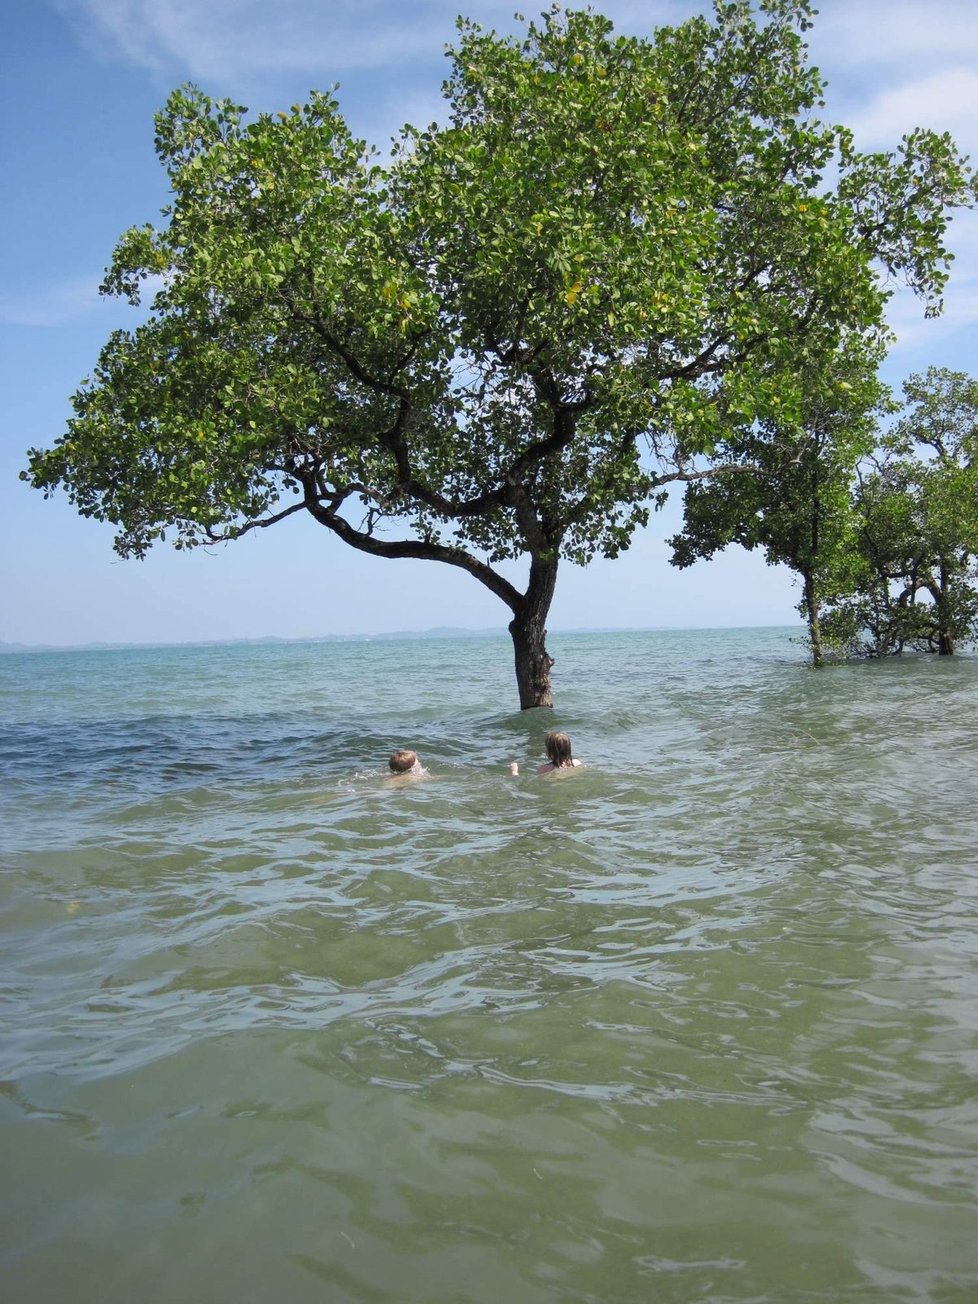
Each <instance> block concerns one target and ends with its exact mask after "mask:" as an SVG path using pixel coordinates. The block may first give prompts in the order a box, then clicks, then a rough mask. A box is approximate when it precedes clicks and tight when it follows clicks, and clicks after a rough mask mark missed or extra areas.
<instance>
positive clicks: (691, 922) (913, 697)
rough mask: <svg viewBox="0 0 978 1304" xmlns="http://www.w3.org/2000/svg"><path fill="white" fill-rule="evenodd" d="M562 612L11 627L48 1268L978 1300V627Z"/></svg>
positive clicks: (17, 902)
mask: <svg viewBox="0 0 978 1304" xmlns="http://www.w3.org/2000/svg"><path fill="white" fill-rule="evenodd" d="M549 642H550V650H551V652H552V654H553V655H554V656H555V658H556V664H555V666H554V689H555V697H556V702H557V705H556V707H555V709H554V710H552V711H530V712H520V711H519V710H518V709H517V697H516V687H515V680H514V675H513V667H512V654H511V648H510V645H509V641H508V638H506V637H505V636H501V637H495V636H492V635H486V636H480V637H471V638H464V639H463V638H447V637H442V638H436V637H432V638H420V639H389V640H362V641H355V640H351V641H344V642H340V641H332V642H331V641H318V642H296V643H291V642H290V643H274V644H226V645H212V646H206V647H193V646H181V647H154V648H130V649H119V650H92V651H72V652H60V651H49V652H37V653H23V654H20V653H18V654H10V655H5V656H3V657H2V658H0V948H2V950H0V955H2V964H0V1298H2V1299H3V1301H4V1304H62V1302H64V1301H71V1304H186V1302H188V1301H189V1302H191V1304H195V1302H196V1301H201V1302H205V1304H246V1302H248V1301H253V1302H254V1304H346V1302H348V1301H349V1302H350V1304H353V1302H356V1304H360V1302H363V1304H386V1302H387V1301H390V1302H391V1304H477V1302H478V1304H543V1302H544V1301H547V1302H551V1301H560V1302H561V1304H564V1302H568V1304H569V1302H580V1304H626V1302H628V1304H632V1302H634V1304H701V1302H703V1301H710V1302H715V1304H727V1302H734V1301H736V1302H737V1304H748V1302H750V1304H757V1302H758V1301H769V1302H770V1304H802V1302H804V1304H812V1302H813V1301H832V1302H833V1304H855V1302H856V1301H859V1302H863V1301H866V1302H868V1301H880V1302H882V1301H886V1302H887V1304H892V1302H893V1301H937V1302H939V1304H966V1302H967V1304H973V1301H975V1300H976V1299H978V731H976V705H978V659H976V658H975V657H974V656H970V655H965V656H960V657H954V658H947V659H938V658H932V657H925V656H917V657H906V658H903V659H894V660H889V661H884V662H866V663H859V664H849V665H841V666H835V667H830V668H827V669H825V670H822V671H813V670H812V669H810V668H809V666H808V664H807V662H806V656H805V649H804V647H803V646H802V644H801V643H800V642H799V641H798V638H797V631H795V630H791V629H741V630H712V631H711V630H695V631H692V630H691V631H649V632H638V631H631V632H625V633H596V634H595V633H591V634H585V633H581V634H555V635H552V636H551V638H550V640H549ZM553 728H560V729H563V730H566V731H567V732H568V733H569V734H570V736H571V738H572V741H573V746H574V753H575V756H577V757H578V758H579V759H580V760H582V761H583V762H584V765H583V766H582V767H580V768H577V769H575V770H573V771H566V772H563V773H557V774H551V775H539V774H537V772H536V767H537V765H538V764H540V763H541V762H542V761H543V759H544V756H543V740H544V735H545V733H546V731H547V730H548V729H553ZM396 747H412V748H414V749H416V750H417V751H418V753H419V754H420V757H421V760H422V762H423V765H424V767H425V769H426V771H427V773H426V775H424V776H422V777H421V778H420V779H418V780H416V781H409V782H404V781H397V782H392V781H391V780H390V778H389V777H388V774H387V768H386V763H387V757H388V755H389V753H390V752H391V750H392V749H394V748H396ZM514 760H515V761H517V762H518V763H519V766H520V773H519V774H518V775H516V776H514V775H512V774H511V773H510V764H511V762H512V761H514Z"/></svg>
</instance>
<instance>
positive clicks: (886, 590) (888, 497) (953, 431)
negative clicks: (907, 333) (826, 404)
mask: <svg viewBox="0 0 978 1304" xmlns="http://www.w3.org/2000/svg"><path fill="white" fill-rule="evenodd" d="M903 391H904V396H905V399H906V405H905V414H904V416H903V417H902V418H901V419H900V420H899V421H898V422H897V423H896V425H895V426H894V427H893V429H892V430H891V431H889V432H888V434H887V436H886V438H885V440H884V443H883V448H882V449H881V450H880V455H879V456H878V457H877V458H874V459H873V460H872V463H871V464H870V465H869V466H868V467H866V468H865V469H864V471H863V473H862V474H861V476H860V478H859V482H858V485H857V487H856V490H855V494H854V510H855V512H856V515H857V518H858V523H859V528H858V533H857V535H856V545H857V568H858V569H857V575H856V581H855V583H854V585H853V592H852V593H851V594H850V595H848V596H846V597H842V598H840V599H839V600H837V601H836V603H835V604H834V606H833V609H832V611H831V612H830V615H829V623H830V625H831V626H832V628H834V629H835V630H836V631H837V633H838V634H839V636H840V637H843V638H845V639H847V640H848V641H849V643H850V645H851V646H852V647H853V648H854V649H862V650H864V651H868V652H869V653H870V654H871V655H874V656H887V655H893V654H897V653H900V652H902V651H903V650H904V648H907V647H909V648H915V649H917V650H921V651H929V652H937V653H938V654H939V655H941V656H950V655H951V654H952V653H953V652H954V650H955V647H956V646H957V645H958V644H959V643H961V642H964V641H966V640H969V639H973V638H975V637H976V635H978V569H976V559H978V381H975V380H973V379H972V378H971V377H970V376H968V375H966V374H965V373H964V372H960V371H948V370H946V369H943V368H937V367H931V368H930V369H929V370H928V371H927V372H926V373H925V374H924V375H923V376H920V375H914V376H911V377H910V379H909V380H908V381H907V382H906V383H905V384H904V387H903ZM865 634H868V635H869V642H868V643H866V642H865V641H861V640H864V636H865Z"/></svg>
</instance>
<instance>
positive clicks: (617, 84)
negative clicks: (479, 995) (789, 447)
mask: <svg viewBox="0 0 978 1304" xmlns="http://www.w3.org/2000/svg"><path fill="white" fill-rule="evenodd" d="M810 14H811V10H810V7H809V4H808V3H807V0H763V2H762V3H760V4H759V5H757V6H756V7H755V6H754V5H752V4H751V3H750V2H749V0H735V2H733V3H717V5H716V8H715V14H714V18H713V20H712V21H710V20H708V19H707V18H705V17H697V18H693V19H690V20H689V21H688V22H686V23H683V24H682V25H681V26H678V27H674V28H662V29H661V30H659V31H658V32H657V33H656V34H655V38H654V40H647V39H640V38H630V37H615V36H614V35H613V34H612V28H611V24H610V23H609V22H608V21H607V20H606V19H604V18H601V17H599V16H597V15H594V14H592V13H567V14H561V13H560V12H559V11H558V10H557V8H556V7H555V8H554V9H552V10H551V11H549V12H548V13H546V14H544V15H543V18H542V21H541V22H540V23H538V24H530V25H529V27H528V29H527V34H526V36H525V39H516V38H508V37H499V36H497V35H496V34H494V33H485V32H483V31H481V30H480V29H479V28H478V27H476V26H474V25H473V24H471V23H467V22H461V23H460V35H459V40H458V46H457V49H455V50H454V51H452V53H451V58H452V69H451V73H450V76H449V80H448V82H447V83H446V86H445V92H446V95H447V99H448V110H449V121H448V124H447V125H446V126H443V127H438V126H432V127H430V128H428V129H427V130H424V131H418V130H414V129H405V133H404V136H403V139H402V141H401V144H400V147H399V148H398V149H397V150H396V152H395V155H394V157H393V160H392V162H391V163H390V164H389V165H388V166H385V167H382V166H380V165H378V164H377V163H376V162H373V161H371V157H370V156H369V154H368V153H367V152H366V151H365V149H364V146H363V145H362V144H361V143H360V142H358V141H356V140H354V139H353V138H352V137H351V135H350V133H349V131H348V130H347V128H346V126H345V125H344V123H343V121H342V119H341V118H340V115H339V111H338V107H337V104H336V102H335V100H334V99H333V98H331V97H330V96H329V95H314V96H313V97H312V98H311V99H310V101H309V103H308V104H306V105H304V106H295V107H293V108H292V110H291V111H290V112H288V113H280V114H278V115H277V116H274V117H273V116H270V115H267V114H263V115H261V116H260V117H259V118H258V119H257V120H256V121H254V122H252V123H251V124H250V125H244V124H243V120H242V113H243V110H241V109H239V108H238V107H236V106H234V105H233V104H231V103H229V102H227V101H221V102H218V103H212V102H211V101H210V100H209V99H208V98H207V97H206V96H205V95H203V94H201V93H200V92H198V91H196V90H193V89H190V90H185V91H178V92H176V93H174V94H173V95H172V96H171V97H170V99H169V101H168V103H167V105H166V108H165V109H164V110H163V111H162V113H161V114H160V115H159V116H158V118H157V137H156V144H157V150H158V152H159V155H160V158H161V160H162V161H163V163H164V164H165V165H166V167H167V169H168V172H169V177H170V183H171V187H172V191H173V199H172V203H171V205H170V206H169V208H167V209H166V210H165V212H164V216H165V218H166V222H165V225H163V226H162V227H160V228H158V229H154V228H153V227H150V226H146V227H141V228H134V229H132V230H130V231H128V232H127V233H125V234H124V235H123V236H122V238H121V241H120V243H119V245H118V247H117V249H116V252H115V256H114V259H113V262H112V265H111V267H110V269H109V271H108V274H107V276H106V280H105V285H104V288H105V290H106V291H107V292H108V293H112V294H121V295H125V296H128V297H129V298H130V299H132V300H133V301H138V299H139V294H140V289H141V288H144V287H145V285H146V283H147V282H148V281H151V280H152V281H154V282H155V281H158V282H159V283H160V288H159V289H158V290H157V291H156V294H155V297H154V298H153V301H152V311H151V314H150V316H149V319H148V320H147V321H145V322H144V323H143V324H142V325H140V326H137V327H136V329H135V330H133V331H132V332H117V333H115V334H113V335H112V336H111V338H110V339H109V341H108V343H107V344H106V346H105V348H104V349H103V351H102V353H101V356H100V358H99V361H98V365H97V367H96V369H95V372H94V375H93V377H92V379H91V380H90V381H88V382H85V383H84V384H83V385H82V388H81V389H80V390H79V392H78V393H77V394H76V396H75V399H74V408H75V415H74V417H73V419H72V420H71V421H70V422H69V426H68V430H67V433H66V434H65V435H64V436H63V437H62V438H61V439H60V440H59V441H58V442H57V443H56V444H55V445H54V447H52V448H51V449H48V450H46V451H42V450H32V451H31V453H30V463H29V469H28V470H27V471H26V472H25V478H26V479H27V480H28V481H29V482H30V483H31V484H32V485H34V486H35V487H37V488H40V489H43V490H44V491H45V492H51V491H53V490H54V489H55V488H56V487H58V486H63V487H64V488H65V489H66V490H67V492H68V494H69V497H70V499H71V501H72V502H73V503H74V504H75V505H76V506H77V508H78V510H79V511H80V512H81V513H82V514H83V515H86V516H90V517H95V518H97V519H100V520H107V521H111V522H113V523H114V524H115V525H116V526H118V534H117V537H116V544H115V546H116V549H117V550H118V551H119V553H120V554H122V555H123V556H136V557H140V556H142V555H144V554H145V552H146V550H147V549H148V548H149V547H150V546H151V544H153V543H154V542H155V541H156V540H159V539H162V538H164V537H165V535H166V534H167V532H168V531H169V532H172V533H173V534H174V535H175V543H176V546H178V547H190V546H195V545H199V544H208V543H212V542H215V541H218V540H223V539H233V538H236V537H239V536H240V535H242V534H244V533H245V532H247V531H249V530H253V529H256V528H261V527H265V526H268V525H271V524H274V523H276V522H280V521H282V520H284V519H285V518H286V517H288V516H290V515H292V514H293V513H294V512H297V511H305V512H308V513H310V514H311V515H312V516H313V517H314V518H315V519H316V520H317V521H318V522H319V523H320V524H322V525H323V526H324V527H326V528H327V529H328V530H331V531H332V532H333V533H334V534H336V535H337V536H338V537H339V538H341V539H343V540H344V541H345V542H346V543H348V544H350V545H351V546H352V547H354V548H358V549H360V550H361V551H364V552H368V553H372V554H374V555H376V556H380V557H389V558H397V557H414V558H425V559H430V560H433V561H441V562H444V563H446V564H448V565H451V566H455V567H459V568H461V569H462V570H464V571H467V572H468V573H469V574H470V575H472V576H473V577H474V578H475V579H477V580H479V582H480V583H482V584H484V585H485V586H486V587H487V588H488V589H489V590H490V591H491V592H493V593H495V594H496V596H497V597H499V598H500V599H501V600H502V601H503V602H504V603H505V604H506V606H507V607H508V608H509V611H510V613H511V616H512V619H511V621H510V626H509V628H510V631H511V634H512V638H513V644H514V650H515V661H516V677H517V683H518V686H519V696H520V704H521V705H522V706H524V707H530V706H548V705H550V704H551V703H552V696H551V681H550V666H551V658H550V657H549V655H548V653H547V648H546V629H545V626H546V620H547V614H548V611H549V609H550V604H551V601H552V598H553V594H554V588H555V584H556V580H557V571H558V565H559V562H560V560H561V559H562V558H566V559H568V560H570V561H572V562H576V563H581V564H583V563H585V562H587V561H588V560H589V559H590V558H592V557H594V556H595V555H597V554H600V555H603V556H605V557H614V556H616V555H617V554H618V553H619V552H621V551H622V549H624V548H626V547H627V546H628V544H629V541H630V539H631V537H632V534H633V531H634V530H635V529H636V527H638V526H640V525H643V524H644V523H646V521H647V519H648V516H649V511H650V508H651V506H652V504H653V503H654V502H656V501H657V495H659V494H660V492H661V489H662V486H663V485H665V484H667V483H669V482H670V481H673V480H677V479H678V480H682V479H687V480H688V479H691V478H696V477H698V476H701V475H702V474H703V473H704V470H703V467H702V463H697V462H696V461H695V459H696V458H697V456H700V455H702V454H705V453H708V452H709V450H711V449H712V448H713V447H714V445H715V444H716V441H717V439H718V438H719V437H720V436H721V435H722V434H723V433H724V432H725V428H724V426H723V418H722V417H721V413H722V412H731V411H736V412H738V413H739V414H740V415H739V417H738V420H739V421H740V422H741V424H742V426H743V428H745V429H746V428H749V427H750V426H751V425H752V423H753V422H754V421H755V420H756V421H759V422H765V421H769V420H771V419H772V417H773V415H774V413H775V411H776V410H778V409H779V405H780V410H788V411H791V410H794V409H795V408H797V407H798V405H799V404H800V402H801V399H802V392H803V385H802V383H801V377H802V376H803V374H804V372H805V371H806V370H807V368H808V367H809V366H811V365H813V363H814V364H817V363H818V360H819V359H820V358H822V357H823V356H825V355H826V354H827V353H832V352H833V351H834V350H835V349H836V347H837V345H838V341H839V338H840V335H841V333H842V332H844V331H847V330H850V331H851V330H854V331H857V332H858V331H864V330H870V329H872V328H874V327H876V326H877V325H878V324H879V322H880V321H881V319H882V316H883V311H884V305H885V300H886V297H887V294H888V290H887V288H886V287H887V284H888V283H889V281H890V280H891V278H893V277H900V278H903V279H904V280H906V281H907V282H909V284H910V285H912V286H913V288H914V289H915V290H916V291H917V292H919V293H920V294H921V295H922V296H923V297H924V298H925V300H926V301H927V302H928V304H929V305H930V310H932V311H937V310H939V300H940V292H941V288H942V285H943V283H944V280H945V267H946V261H947V259H946V251H945V248H944V232H945V226H946V221H947V212H948V210H949V209H951V208H954V207H955V206H958V205H963V204H969V203H970V202H972V201H973V199H974V196H975V180H974V176H973V174H972V173H971V171H970V170H969V169H968V168H967V167H966V166H965V164H964V162H963V161H962V159H961V158H960V157H959V155H958V154H957V152H956V150H955V148H954V145H953V143H952V141H951V140H950V138H949V137H948V136H946V135H944V136H938V135H935V134H933V133H931V132H927V131H915V132H913V133H912V134H911V135H910V136H908V137H906V138H905V139H904V141H903V142H902V144H901V145H900V147H899V149H898V151H897V152H896V153H895V154H870V155H861V154H858V153H856V152H855V150H854V149H853V144H852V138H851V135H850V133H849V132H848V131H846V130H844V129H841V128H835V127H828V126H825V125H823V124H822V123H820V122H819V121H818V120H817V119H816V118H815V117H814V116H813V114H814V112H815V111H816V109H817V107H818V106H819V104H820V95H821V90H822V85H821V81H820V78H819V75H818V73H817V71H816V70H815V69H813V68H810V67H808V66H807V64H806V51H805V46H804V42H803V39H802V33H803V32H804V30H805V29H806V28H807V27H808V25H809V20H810ZM827 177H831V178H833V180H832V182H831V184H830V183H829V182H828V181H827V180H826V178H827ZM292 495H295V498H294V500H293V498H292ZM520 558H525V559H527V560H528V571H527V575H526V581H525V587H523V588H520V587H518V586H517V584H516V583H514V582H513V581H512V580H511V579H510V578H509V574H508V568H505V569H500V565H501V564H502V563H508V562H512V561H515V560H517V559H520Z"/></svg>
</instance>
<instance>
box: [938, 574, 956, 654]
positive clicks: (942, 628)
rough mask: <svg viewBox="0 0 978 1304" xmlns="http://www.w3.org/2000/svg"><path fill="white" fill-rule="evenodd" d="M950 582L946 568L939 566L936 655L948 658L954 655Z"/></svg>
mask: <svg viewBox="0 0 978 1304" xmlns="http://www.w3.org/2000/svg"><path fill="white" fill-rule="evenodd" d="M949 588H950V581H949V578H948V573H947V567H946V566H945V565H943V564H942V565H941V586H940V590H939V597H938V600H937V619H938V630H937V655H938V656H939V657H950V656H953V655H954V631H953V629H952V628H951V600H950V594H949V592H948V590H949Z"/></svg>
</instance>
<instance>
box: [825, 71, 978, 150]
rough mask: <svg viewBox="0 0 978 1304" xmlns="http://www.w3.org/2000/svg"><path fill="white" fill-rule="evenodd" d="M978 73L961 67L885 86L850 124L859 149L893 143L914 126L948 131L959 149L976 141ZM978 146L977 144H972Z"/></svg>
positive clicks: (967, 146)
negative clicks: (860, 147) (881, 143)
mask: <svg viewBox="0 0 978 1304" xmlns="http://www.w3.org/2000/svg"><path fill="white" fill-rule="evenodd" d="M976 119H978V72H976V71H975V70H974V68H971V67H965V66H963V65H961V64H958V65H955V66H952V67H946V68H942V69H941V70H940V71H939V72H934V73H931V74H930V75H929V76H926V77H919V78H916V79H914V80H910V81H905V82H903V83H902V84H901V85H896V86H889V87H887V88H886V89H885V90H883V91H881V92H880V93H879V94H878V95H877V96H876V97H875V98H874V99H872V100H871V101H870V102H869V103H868V104H867V105H866V106H865V107H864V108H863V110H862V111H861V112H860V113H857V114H856V115H855V116H854V117H853V119H852V120H851V122H850V125H851V126H852V128H853V131H854V132H855V134H856V140H857V143H858V144H860V145H874V144H877V143H879V142H889V143H892V142H895V141H897V140H899V138H900V137H901V136H902V135H903V134H904V133H905V132H908V131H910V130H912V129H913V128H914V127H917V126H927V127H930V128H931V129H932V130H934V131H950V132H951V133H952V135H954V137H955V139H956V140H957V142H958V145H959V146H960V147H961V148H964V149H967V148H969V147H970V145H971V143H972V142H973V141H975V137H976ZM975 143H978V141H975Z"/></svg>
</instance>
